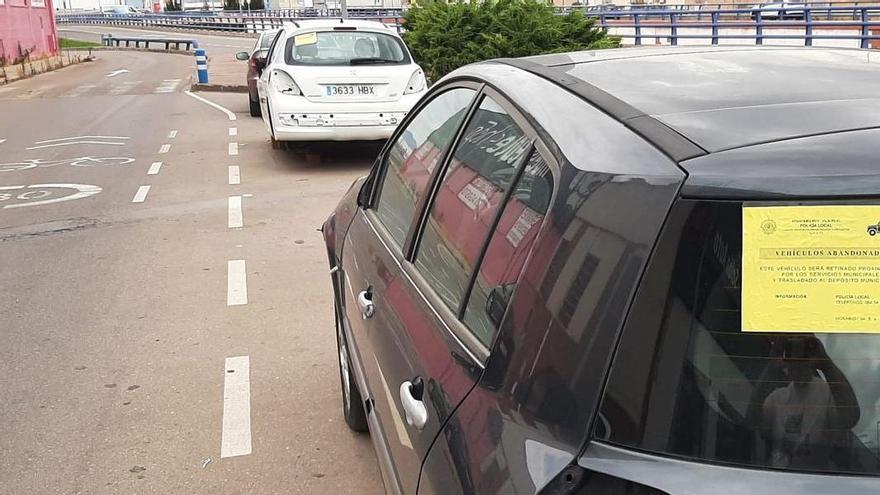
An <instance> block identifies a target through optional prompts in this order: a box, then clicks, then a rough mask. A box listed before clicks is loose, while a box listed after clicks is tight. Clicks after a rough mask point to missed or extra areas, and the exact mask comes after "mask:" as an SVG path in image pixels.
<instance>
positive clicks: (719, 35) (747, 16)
mask: <svg viewBox="0 0 880 495" xmlns="http://www.w3.org/2000/svg"><path fill="white" fill-rule="evenodd" d="M596 17H597V18H598V21H599V25H600V26H602V27H603V28H606V29H609V30H614V31H615V33H614V34H615V35H616V36H620V37H621V38H624V39H631V40H632V41H633V43H634V44H635V45H642V44H644V42H645V41H649V42H650V41H652V40H653V41H654V42H656V40H657V39H658V38H665V39H666V40H667V41H668V43H669V44H671V45H678V44H679V42H680V41H683V40H705V41H708V42H709V44H712V45H717V44H719V42H720V41H722V40H754V43H755V44H756V45H763V44H764V42H765V41H768V40H803V44H804V46H813V43H814V41H816V40H838V41H855V42H858V46H859V47H861V48H875V47H880V6H859V7H854V6H847V7H842V6H835V7H806V8H804V7H787V8H784V9H780V8H778V7H773V8H762V9H747V10H744V9H730V10H715V11H711V12H708V13H706V12H693V11H652V10H642V11H638V10H630V11H627V12H625V13H621V12H617V11H614V12H612V13H599V14H598V15H597V16H596ZM646 29H650V31H652V32H650V33H646V32H645V31H646ZM629 30H631V31H632V32H622V31H629ZM682 30H684V31H685V32H684V33H683V32H682ZM696 30H704V31H707V32H703V33H701V32H695V31H696ZM875 45H877V46H875Z"/></svg>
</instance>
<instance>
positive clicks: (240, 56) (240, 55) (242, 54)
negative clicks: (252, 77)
mask: <svg viewBox="0 0 880 495" xmlns="http://www.w3.org/2000/svg"><path fill="white" fill-rule="evenodd" d="M249 58H251V55H250V54H249V53H248V52H238V53H236V54H235V60H241V61H242V62H244V61H246V60H247V59H249Z"/></svg>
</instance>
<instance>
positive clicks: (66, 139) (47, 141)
mask: <svg viewBox="0 0 880 495" xmlns="http://www.w3.org/2000/svg"><path fill="white" fill-rule="evenodd" d="M71 139H123V140H125V139H131V138H130V137H128V136H70V137H63V138H56V139H46V140H43V141H35V142H34V144H46V143H57V142H58V141H69V140H71Z"/></svg>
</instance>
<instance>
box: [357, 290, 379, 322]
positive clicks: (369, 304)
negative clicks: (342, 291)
mask: <svg viewBox="0 0 880 495" xmlns="http://www.w3.org/2000/svg"><path fill="white" fill-rule="evenodd" d="M357 300H358V306H360V308H361V316H362V317H363V318H364V319H365V320H366V319H367V318H372V317H373V314H374V313H376V306H375V305H373V295H372V294H370V293H369V292H367V291H365V290H362V291H361V293H360V294H358V296H357Z"/></svg>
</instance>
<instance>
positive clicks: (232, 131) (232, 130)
mask: <svg viewBox="0 0 880 495" xmlns="http://www.w3.org/2000/svg"><path fill="white" fill-rule="evenodd" d="M229 135H230V136H238V127H230V128H229Z"/></svg>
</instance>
